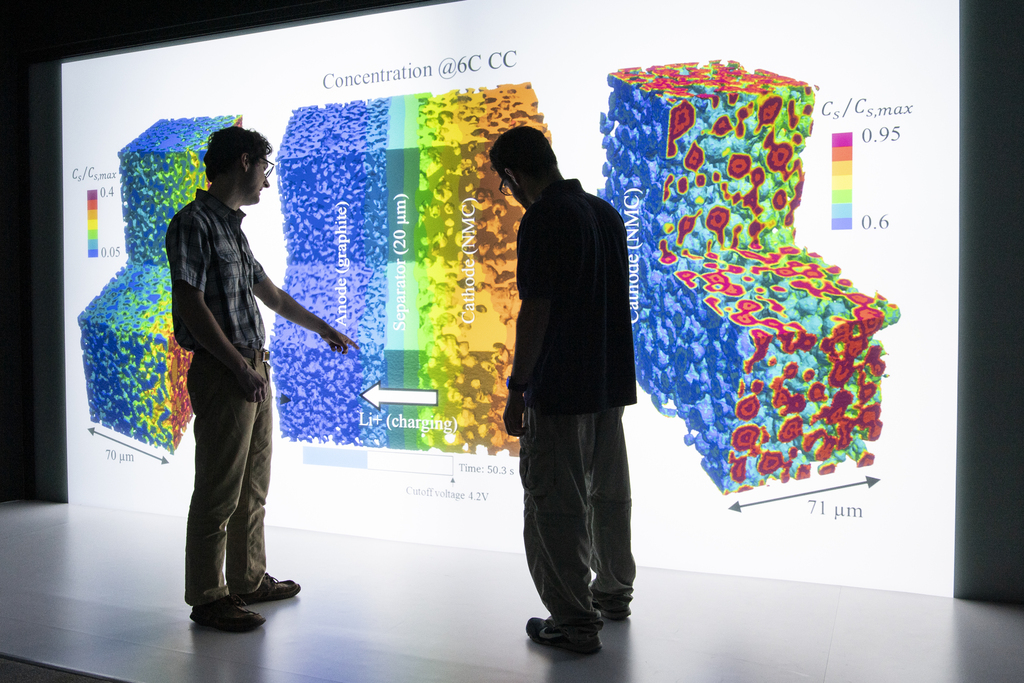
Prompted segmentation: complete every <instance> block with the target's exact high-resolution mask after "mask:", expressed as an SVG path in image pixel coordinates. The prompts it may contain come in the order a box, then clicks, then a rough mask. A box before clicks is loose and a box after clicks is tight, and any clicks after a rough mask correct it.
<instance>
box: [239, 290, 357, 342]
mask: <svg viewBox="0 0 1024 683" xmlns="http://www.w3.org/2000/svg"><path fill="white" fill-rule="evenodd" d="M252 292H253V294H255V295H256V296H258V297H259V299H260V301H262V302H263V303H265V304H266V305H267V307H268V308H270V310H272V311H274V312H275V313H277V314H278V315H280V316H281V317H282V318H285V319H286V320H291V321H292V322H293V323H295V324H296V325H300V326H302V327H305V328H306V329H307V330H309V331H310V332H316V333H317V334H319V335H320V337H321V338H322V339H323V340H324V341H325V342H327V343H328V344H329V345H330V347H331V349H332V350H334V351H341V352H342V353H348V347H349V346H352V347H354V348H357V349H358V348H359V344H356V343H355V342H354V341H352V340H351V339H349V338H348V337H346V336H345V335H344V334H342V333H341V332H338V330H336V329H334V328H333V327H331V326H330V325H328V324H327V323H326V322H324V321H323V320H321V319H320V318H318V317H317V316H315V315H313V314H312V313H310V312H309V311H307V310H306V309H305V308H303V307H302V306H301V305H300V304H299V302H298V301H296V300H295V299H293V298H292V297H291V295H290V294H288V292H286V291H284V290H283V289H281V288H280V287H278V286H277V285H275V284H274V283H273V282H271V281H270V278H269V277H266V278H263V279H262V280H260V281H259V282H258V283H256V284H255V285H254V286H253V288H252Z"/></svg>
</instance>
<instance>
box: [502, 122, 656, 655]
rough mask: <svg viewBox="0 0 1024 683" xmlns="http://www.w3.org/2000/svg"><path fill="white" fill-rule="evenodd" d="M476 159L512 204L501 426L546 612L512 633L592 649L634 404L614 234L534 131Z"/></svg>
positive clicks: (624, 493) (625, 558)
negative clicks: (512, 455)
mask: <svg viewBox="0 0 1024 683" xmlns="http://www.w3.org/2000/svg"><path fill="white" fill-rule="evenodd" d="M490 158H491V165H492V166H493V168H494V169H495V171H496V172H497V173H498V175H499V176H500V177H501V180H502V186H501V187H502V192H505V193H506V194H511V195H512V196H513V197H514V198H515V199H516V200H517V201H518V202H519V203H520V204H522V205H523V206H524V207H525V208H526V214H525V215H524V216H523V219H522V221H521V222H520V225H519V236H518V267H517V284H518V288H519V296H520V299H522V307H521V308H520V311H519V316H518V318H517V319H516V348H515V358H514V360H513V364H512V374H511V376H510V377H509V378H508V381H507V386H508V388H509V398H508V403H507V405H506V407H505V414H504V422H505V429H506V430H507V431H508V433H509V434H511V435H513V436H518V437H520V475H521V477H522V480H523V488H524V489H525V495H524V506H525V509H524V528H523V537H524V540H525V544H526V559H527V563H528V564H529V567H530V573H531V575H532V576H533V580H534V583H535V585H536V586H537V591H538V593H539V594H540V597H541V600H542V601H543V602H544V605H545V607H547V608H548V610H550V612H551V616H550V617H549V618H548V619H539V618H533V619H530V620H529V621H528V622H527V624H526V632H527V634H528V635H529V636H530V638H531V639H532V640H534V641H535V642H537V643H541V644H544V645H554V646H556V647H561V648H564V649H567V650H571V651H574V652H583V653H589V652H596V651H597V650H598V649H600V647H601V639H600V636H599V635H598V631H599V630H600V629H601V627H602V626H603V623H604V622H603V621H602V618H601V617H602V616H603V617H604V618H606V619H615V620H618V619H625V618H626V617H628V616H629V615H630V607H629V603H630V601H631V600H632V594H633V579H634V578H635V576H636V565H635V563H634V562H633V555H632V552H631V550H630V509H631V505H632V503H631V499H630V489H629V468H628V465H627V462H626V444H625V439H624V436H623V430H622V412H623V406H626V405H630V404H633V403H636V376H635V370H634V362H633V334H632V328H631V322H630V312H629V284H628V283H629V270H628V257H627V252H626V230H625V226H624V225H623V223H622V218H621V217H620V216H619V214H618V213H617V212H616V211H615V209H614V208H613V207H612V206H611V205H609V204H608V203H607V202H605V201H603V200H601V199H598V198H597V197H594V196H593V195H590V194H587V193H585V192H584V191H583V188H582V187H581V186H580V183H579V181H578V180H564V179H563V178H562V175H561V173H559V171H558V164H557V160H556V158H555V154H554V152H553V151H552V150H551V146H550V144H548V141H547V139H546V138H545V137H544V135H543V133H541V132H540V131H539V130H537V129H535V128H530V127H527V126H521V127H519V128H514V129H512V130H509V131H506V132H505V133H504V134H502V135H501V136H500V137H499V138H498V139H497V140H496V141H495V143H494V145H493V146H492V147H491V150H490ZM591 570H593V573H594V578H593V581H591Z"/></svg>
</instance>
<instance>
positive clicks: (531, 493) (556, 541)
mask: <svg viewBox="0 0 1024 683" xmlns="http://www.w3.org/2000/svg"><path fill="white" fill-rule="evenodd" d="M525 424H526V434H525V435H523V437H522V438H521V439H520V442H519V443H520V451H519V457H520V461H519V473H520V476H521V477H522V480H523V488H524V489H525V494H524V503H525V508H524V513H523V514H524V520H523V521H524V523H523V539H524V541H525V544H526V561H527V563H528V565H529V567H530V574H531V575H532V576H533V582H534V584H535V585H536V586H537V592H538V593H539V594H540V598H541V601H542V602H543V603H544V606H545V607H546V608H547V609H548V610H549V611H550V612H551V617H552V619H553V621H554V623H555V625H556V626H559V627H560V628H562V629H564V630H565V632H566V634H567V635H568V636H569V638H570V639H573V640H585V639H587V638H588V637H591V636H592V635H593V634H595V633H597V631H599V630H600V629H601V627H602V625H603V623H604V622H603V621H602V620H601V615H600V613H599V612H598V611H597V610H595V609H594V605H593V603H592V600H593V599H596V600H599V601H600V602H601V606H602V607H603V608H604V609H606V610H612V611H616V610H620V609H624V608H625V607H626V606H628V605H629V602H630V601H631V600H632V599H633V579H635V578H636V564H635V563H634V561H633V553H632V551H631V548H630V514H631V508H632V499H631V497H630V489H629V466H628V464H627V462H626V442H625V437H624V435H623V431H622V408H612V409H610V410H606V411H604V412H601V413H591V414H587V415H541V414H539V413H537V412H536V411H534V410H532V409H530V408H527V410H526V416H525ZM591 570H593V573H594V578H593V581H591Z"/></svg>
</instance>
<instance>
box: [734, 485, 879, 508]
mask: <svg viewBox="0 0 1024 683" xmlns="http://www.w3.org/2000/svg"><path fill="white" fill-rule="evenodd" d="M878 482H879V480H878V479H875V478H874V477H864V481H859V482H857V483H856V484H843V485H842V486H833V487H832V488H830V489H818V490H817V491H808V492H807V493H794V494H793V495H792V496H782V497H781V498H772V499H770V500H759V501H757V502H756V503H747V504H746V505H740V502H739V501H736V502H735V503H733V504H732V505H730V506H729V509H730V510H733V511H735V512H743V508H749V507H753V506H755V505H764V504H765V503H775V502H777V501H780V500H788V499H790V498H802V497H803V496H813V495H814V494H815V493H825V492H826V491H838V490H839V489H848V488H850V487H851V486H864V485H865V484H866V485H867V487H868V488H871V487H872V486H874V485H875V484H877V483H878Z"/></svg>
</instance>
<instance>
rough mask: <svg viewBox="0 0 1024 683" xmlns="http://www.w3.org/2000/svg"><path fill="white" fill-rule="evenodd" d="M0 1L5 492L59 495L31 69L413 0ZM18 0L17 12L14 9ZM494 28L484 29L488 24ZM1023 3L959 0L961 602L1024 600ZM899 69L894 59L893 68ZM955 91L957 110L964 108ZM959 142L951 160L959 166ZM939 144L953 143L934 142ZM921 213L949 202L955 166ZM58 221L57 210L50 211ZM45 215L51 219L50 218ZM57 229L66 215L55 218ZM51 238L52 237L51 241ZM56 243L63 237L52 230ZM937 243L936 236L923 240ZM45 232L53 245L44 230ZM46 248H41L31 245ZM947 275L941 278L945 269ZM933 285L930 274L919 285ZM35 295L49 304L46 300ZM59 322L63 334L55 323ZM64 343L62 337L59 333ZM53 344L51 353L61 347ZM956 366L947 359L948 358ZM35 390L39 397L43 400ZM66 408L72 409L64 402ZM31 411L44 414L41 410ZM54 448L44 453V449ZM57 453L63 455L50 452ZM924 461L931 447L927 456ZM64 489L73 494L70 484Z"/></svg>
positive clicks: (949, 325)
mask: <svg viewBox="0 0 1024 683" xmlns="http://www.w3.org/2000/svg"><path fill="white" fill-rule="evenodd" d="M12 4H13V3H5V8H4V9H0V12H2V14H0V188H3V190H4V199H3V200H2V201H0V244H3V245H4V248H3V251H0V292H2V293H3V304H2V306H0V354H2V356H0V358H2V359H3V364H2V365H0V368H2V369H0V415H2V416H3V417H2V419H0V500H10V499H16V498H34V497H37V496H39V497H45V498H48V499H59V495H55V494H54V492H55V491H58V492H59V490H60V482H54V481H51V480H52V479H53V478H54V477H57V478H59V476H60V475H59V474H55V473H54V472H53V471H52V470H46V469H45V468H43V470H41V471H42V474H41V475H40V478H42V479H43V481H42V482H38V481H37V480H36V471H37V462H36V460H35V459H34V458H35V456H34V454H35V453H36V449H37V448H39V447H40V443H39V440H38V439H36V438H35V437H34V436H33V434H34V433H35V432H34V430H35V429H36V428H41V430H42V431H43V432H44V433H45V426H46V420H47V419H48V418H51V417H52V415H50V412H49V411H52V410H57V408H58V407H57V406H53V405H50V404H48V402H51V403H52V401H54V400H55V399H54V398H53V395H52V393H49V394H48V393H47V392H46V391H45V390H41V391H39V392H36V394H38V395H37V396H35V398H34V394H33V380H32V378H33V376H34V375H33V373H35V376H37V377H44V378H45V377H47V376H50V375H53V374H54V373H53V370H54V368H53V367H51V366H50V363H51V361H46V362H41V359H43V360H45V359H46V358H47V356H46V353H47V351H46V348H45V344H46V339H45V338H44V339H41V338H40V337H48V336H51V334H52V333H51V332H47V329H48V328H47V324H52V320H53V319H52V318H47V315H49V316H57V318H58V320H57V323H59V311H53V310H45V309H44V310H43V311H41V312H40V315H42V317H43V318H47V320H49V321H50V323H47V322H46V320H40V319H39V316H37V319H36V320H35V323H36V324H35V328H36V329H37V330H39V332H37V333H36V335H37V336H36V338H35V339H34V340H33V338H32V335H31V334H30V332H29V331H30V330H31V329H33V327H32V323H33V320H32V311H33V308H32V302H31V299H30V289H29V287H28V283H29V281H30V276H31V272H30V267H29V263H30V257H31V256H33V254H32V253H31V249H30V244H31V242H30V235H29V234H28V232H29V231H28V230H26V229H25V226H27V225H29V219H30V216H29V194H28V173H27V171H28V166H29V163H28V162H29V155H28V150H29V147H28V142H27V140H28V104H27V103H28V88H27V81H28V77H27V74H28V64H29V63H30V62H33V61H36V62H38V61H44V60H49V59H56V58H60V57H66V56H72V55H80V54H86V53H89V52H93V51H97V50H104V49H115V48H124V47H133V46H137V45H142V44H145V43H148V42H153V41H157V40H173V39H179V38H186V37H193V36H202V35H208V34H211V33H215V32H219V31H229V30H235V29H241V28H247V27H253V26H261V25H267V24H271V23H276V22H281V21H289V20H298V19H305V18H314V17H320V16H326V15H329V14H334V13H339V12H345V11H359V10H365V9H367V8H371V7H375V6H377V7H379V6H385V5H398V4H407V3H403V2H387V1H383V2H382V1H381V0H359V1H357V2H341V1H339V0H318V1H315V2H294V3H288V2H286V1H283V0H250V2H248V3H245V4H244V7H245V9H244V10H240V9H239V5H238V4H237V3H229V2H226V1H225V0H178V1H177V2H174V3H166V2H162V3H156V2H152V3H140V2H138V1H137V0H136V1H135V2H127V1H123V0H93V1H92V2H89V3H83V2H73V3H70V4H71V5H72V6H70V7H69V6H68V5H69V2H68V0H37V2H36V3H34V4H32V5H31V11H29V10H28V9H24V7H26V6H27V3H25V4H22V7H23V8H22V9H17V10H14V9H12V8H10V7H7V6H9V5H12ZM12 11H17V12H18V14H17V15H11V14H10V13H11V12H12ZM482 29H485V27H482ZM1022 35H1024V3H1020V2H1018V0H973V1H972V0H963V2H962V3H961V37H962V50H961V54H962V59H961V73H960V84H961V86H960V87H961V93H960V111H961V131H960V162H961V177H960V188H961V197H960V219H961V220H960V226H961V233H960V248H961V270H960V287H961V299H960V303H959V338H960V363H959V375H958V392H959V421H958V439H957V525H956V576H955V591H956V594H957V595H958V596H960V597H969V598H978V599H992V600H1008V601H1015V602H1024V446H1022V441H1024V391H1022V390H1024V372H1022V369H1024V362H1022V359H1021V355H1022V351H1024V226H1022V225H1021V223H1022V220H1021V216H1022V215H1024V168H1022V165H1024V161H1022V160H1024V144H1022V135H1021V132H1020V131H1021V127H1020V125H1019V120H1020V118H1021V112H1024V106H1022V105H1024V101H1022V100H1024V86H1022V83H1024V50H1022V43H1024V41H1022V40H1021V38H1020V36H1022ZM895 67H898V65H894V68H895ZM956 103H957V99H956V93H955V92H951V93H950V106H956ZM955 143H956V138H955V137H952V138H951V139H950V140H949V141H947V143H946V144H948V145H949V147H950V168H954V167H955V163H956V162H955V153H954V149H955ZM936 144H941V143H940V142H938V141H937V142H936ZM917 172H920V173H934V174H935V183H934V186H935V187H936V188H937V189H936V193H935V194H934V195H933V196H927V197H921V198H920V205H921V210H922V211H926V212H932V213H935V214H938V213H939V212H942V211H944V210H948V209H946V208H945V207H944V203H943V200H944V195H943V192H942V189H941V188H942V186H943V183H947V182H950V180H949V179H948V178H947V176H946V175H945V172H946V171H945V170H944V169H917ZM37 218H38V217H37ZM47 220H49V219H47ZM44 224H45V221H44ZM53 229H54V230H55V231H56V232H55V233H54V234H57V235H59V229H60V228H59V225H58V226H53ZM44 237H45V236H44ZM47 239H52V236H50V237H48V238H47ZM922 239H927V236H922ZM44 243H45V240H44ZM39 248H40V247H38V246H37V249H39ZM35 256H36V257H38V256H39V254H35ZM950 275H951V274H945V273H936V274H935V277H946V276H950ZM921 284H922V286H927V283H921ZM37 303H40V302H38V301H37ZM931 324H932V325H933V326H934V330H935V333H936V334H949V333H951V332H952V330H953V329H954V328H955V327H956V326H957V318H956V315H955V309H954V308H953V307H952V305H951V307H950V316H949V319H947V320H936V321H932V322H931ZM49 329H52V327H51V328H49ZM58 341H59V340H58ZM51 353H52V351H51ZM936 372H943V373H947V372H948V369H947V368H936ZM33 400H35V401H36V403H37V404H40V405H39V407H38V408H37V409H36V410H35V411H33V410H30V409H29V406H32V405H33ZM61 410H62V409H61ZM33 420H35V422H34V421H33ZM44 455H46V454H44ZM49 455H52V453H50V454H49ZM913 455H914V457H918V458H921V460H922V466H927V465H926V464H925V463H926V462H927V458H928V454H927V453H917V454H913ZM41 460H46V458H45V457H44V458H41ZM65 490H66V489H65Z"/></svg>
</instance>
